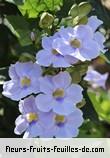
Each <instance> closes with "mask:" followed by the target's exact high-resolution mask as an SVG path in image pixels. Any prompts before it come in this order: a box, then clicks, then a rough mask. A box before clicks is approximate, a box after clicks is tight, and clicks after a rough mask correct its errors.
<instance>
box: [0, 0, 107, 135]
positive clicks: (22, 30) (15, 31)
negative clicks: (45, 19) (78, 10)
mask: <svg viewBox="0 0 110 158" xmlns="http://www.w3.org/2000/svg"><path fill="white" fill-rule="evenodd" d="M85 1H88V2H90V3H91V5H92V6H93V9H92V12H91V13H90V14H91V15H97V16H98V18H100V19H101V20H103V21H104V26H103V27H104V29H105V30H106V31H107V42H106V47H107V48H110V2H109V0H85ZM26 2H27V3H25V5H23V1H22V0H0V137H19V136H17V135H15V134H14V132H13V131H14V126H15V125H14V122H15V119H16V117H17V116H18V115H19V112H18V107H17V104H18V103H17V102H14V101H11V100H10V99H7V98H6V97H4V96H3V95H2V85H3V82H4V81H5V80H8V79H9V78H8V67H9V65H10V64H11V63H15V62H16V61H17V60H19V59H20V60H21V59H22V60H23V59H24V58H25V59H26V58H31V59H33V55H35V53H36V51H37V50H39V48H40V47H41V45H40V42H41V37H42V34H45V33H47V32H48V33H49V34H51V33H53V32H54V31H55V29H56V25H54V26H53V28H52V29H51V32H49V30H48V29H45V28H44V29H42V28H41V27H40V26H39V20H40V15H41V13H42V12H43V11H48V12H49V13H51V14H52V15H54V16H57V18H58V19H59V21H60V20H61V19H62V18H65V17H67V16H68V11H69V9H70V8H71V6H72V5H73V4H74V3H80V2H82V0H30V1H29V0H26ZM60 4H62V5H61V8H60V10H58V11H57V6H60ZM21 6H22V7H21ZM21 13H22V14H24V15H25V16H23V15H22V14H21ZM31 31H34V33H35V36H36V41H35V42H33V41H32V40H31V38H30V36H29V34H30V33H31ZM106 57H107V61H109V60H110V52H109V50H108V52H107V53H106ZM93 64H94V65H95V68H96V69H97V70H99V71H101V72H110V65H109V62H108V63H107V62H104V64H101V60H98V61H97V60H95V61H93ZM109 85H110V84H109V81H108V82H107V87H108V89H109V87H110V86H109ZM84 95H85V98H86V105H85V106H84V107H83V108H82V110H83V111H84V117H85V118H86V120H85V123H84V124H83V126H82V127H81V128H80V134H79V137H110V99H109V98H110V96H109V94H108V92H101V93H100V95H99V98H98V99H97V98H96V97H95V96H96V95H95V93H94V92H93V93H92V94H89V95H87V90H86V89H85V91H84ZM100 98H102V100H103V101H105V102H106V103H105V102H104V103H103V102H102V101H100ZM99 105H100V107H101V106H102V107H105V108H104V110H102V111H101V112H100V107H98V106H99ZM100 115H101V118H103V119H101V120H99V116H100ZM20 137H21V136H20Z"/></svg>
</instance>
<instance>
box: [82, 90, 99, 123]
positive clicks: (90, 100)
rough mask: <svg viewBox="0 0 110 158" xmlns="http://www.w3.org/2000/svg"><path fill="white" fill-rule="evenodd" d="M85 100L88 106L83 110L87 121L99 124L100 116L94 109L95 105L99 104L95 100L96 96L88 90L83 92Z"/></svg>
mask: <svg viewBox="0 0 110 158" xmlns="http://www.w3.org/2000/svg"><path fill="white" fill-rule="evenodd" d="M83 95H84V98H85V100H86V105H85V106H84V107H83V108H82V110H83V113H84V118H85V119H90V120H91V121H93V122H95V123H99V118H98V114H97V112H96V109H95V107H94V104H98V103H97V102H96V100H95V96H94V95H92V94H91V93H88V92H87V90H84V92H83Z"/></svg>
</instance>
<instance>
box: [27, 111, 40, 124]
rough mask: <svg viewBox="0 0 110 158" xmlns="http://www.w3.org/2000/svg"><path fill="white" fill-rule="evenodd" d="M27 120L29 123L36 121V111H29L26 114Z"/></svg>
mask: <svg viewBox="0 0 110 158" xmlns="http://www.w3.org/2000/svg"><path fill="white" fill-rule="evenodd" d="M26 119H27V121H28V122H29V123H30V122H32V121H37V120H38V115H37V114H36V113H29V114H27V115H26Z"/></svg>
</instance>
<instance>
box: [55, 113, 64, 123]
mask: <svg viewBox="0 0 110 158" xmlns="http://www.w3.org/2000/svg"><path fill="white" fill-rule="evenodd" d="M55 121H56V123H64V122H65V116H63V115H56V116H55Z"/></svg>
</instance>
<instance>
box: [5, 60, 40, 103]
mask: <svg viewBox="0 0 110 158" xmlns="http://www.w3.org/2000/svg"><path fill="white" fill-rule="evenodd" d="M41 74H42V70H41V68H40V66H39V65H37V64H36V63H32V62H26V63H20V62H17V63H16V64H12V65H11V66H10V67H9V76H10V78H11V80H10V81H7V82H5V83H4V85H3V95H5V96H6V97H8V98H11V99H12V100H17V101H18V100H20V99H21V98H24V97H26V96H28V95H30V94H32V93H34V94H36V93H38V92H39V81H38V79H39V77H41Z"/></svg>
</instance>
